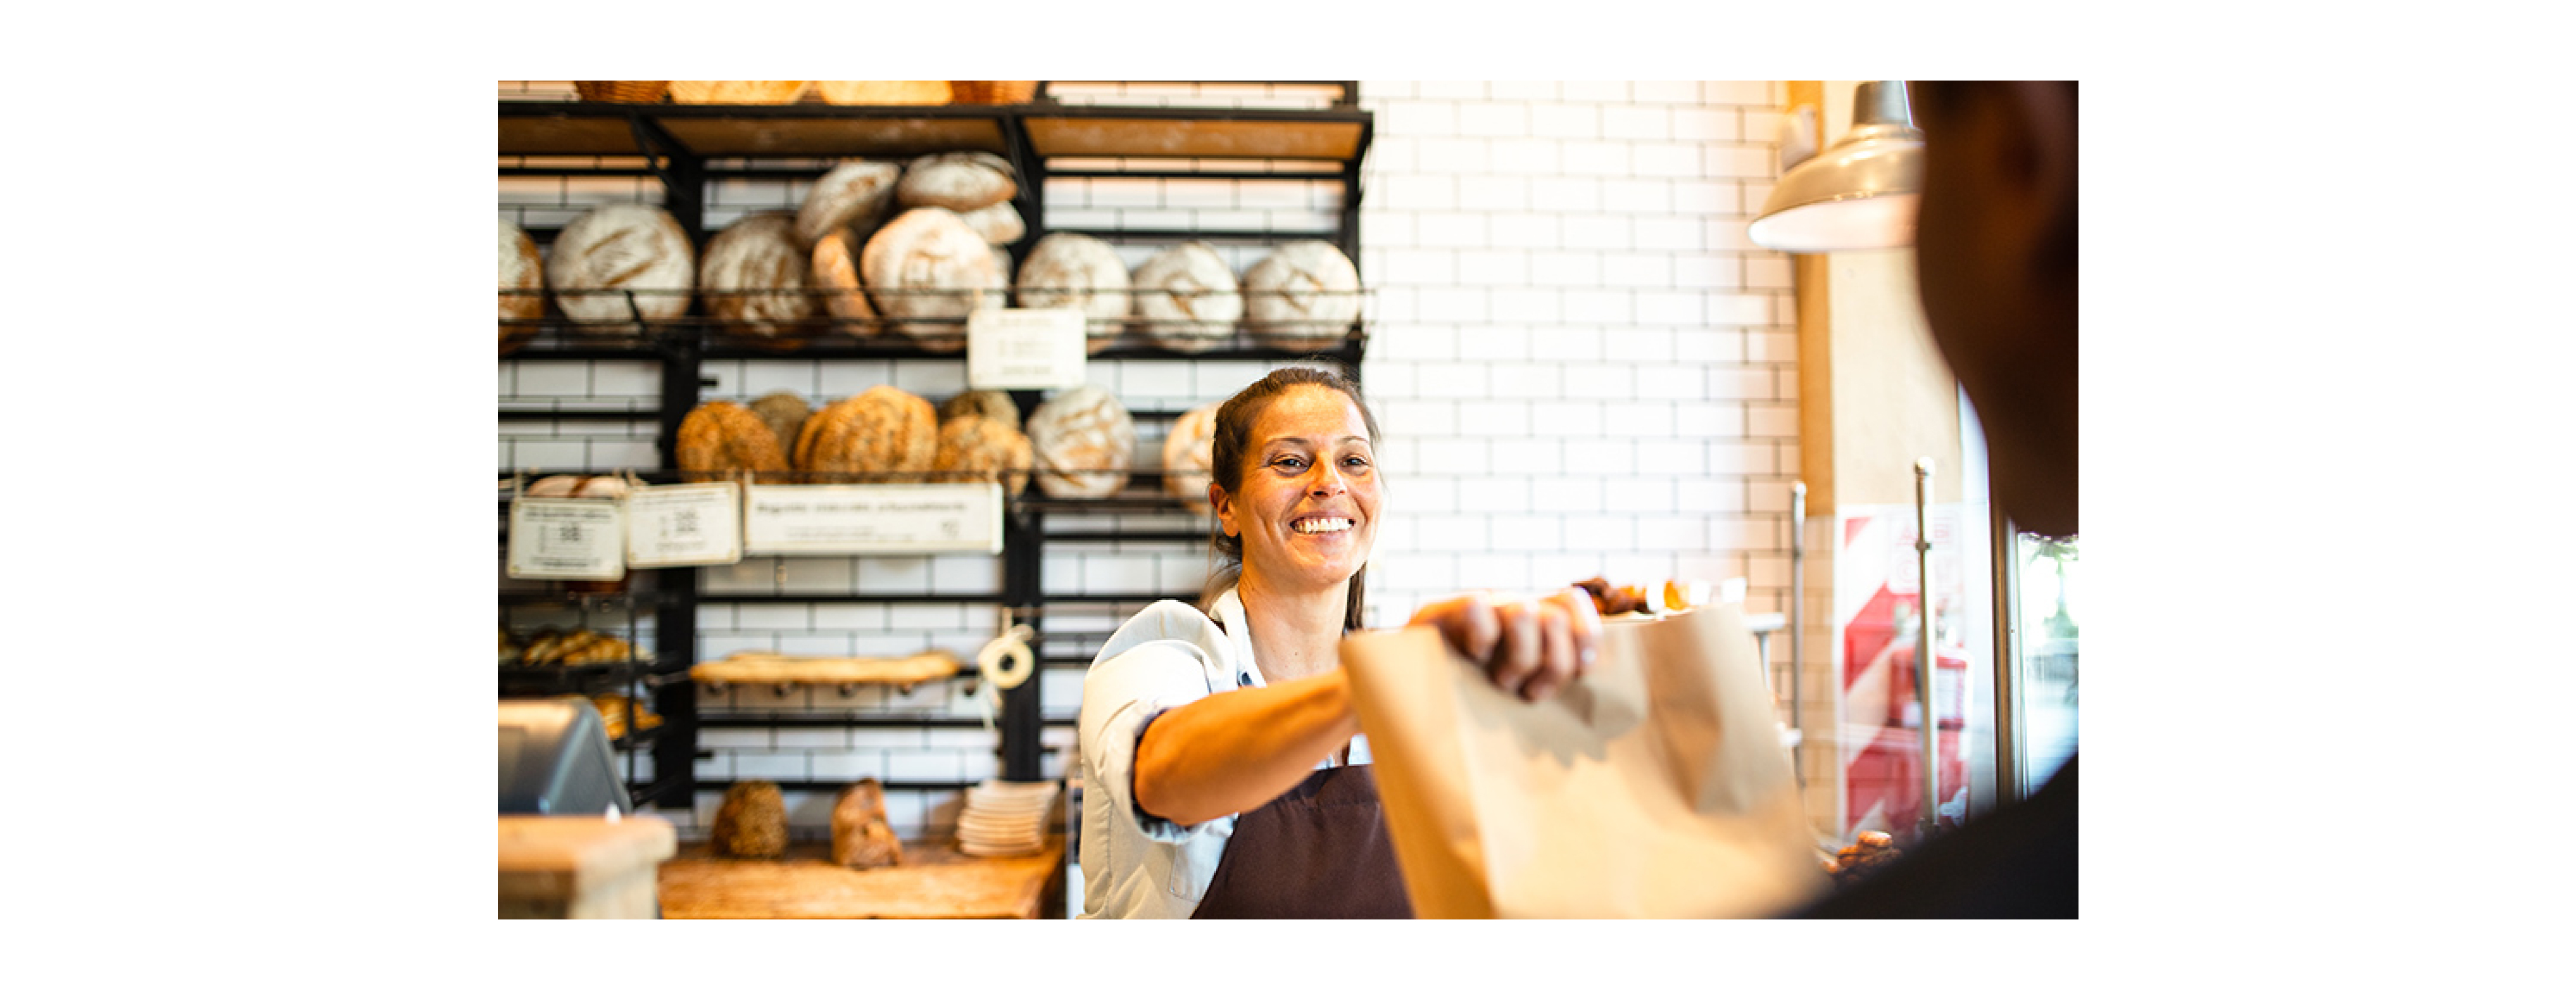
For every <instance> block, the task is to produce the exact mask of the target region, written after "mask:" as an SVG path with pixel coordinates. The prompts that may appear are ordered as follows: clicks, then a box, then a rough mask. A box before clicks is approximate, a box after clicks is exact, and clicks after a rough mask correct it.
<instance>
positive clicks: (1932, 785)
mask: <svg viewBox="0 0 2576 1000" xmlns="http://www.w3.org/2000/svg"><path fill="white" fill-rule="evenodd" d="M1931 493H1932V460H1931V459H1929V458H1918V459H1915V460H1914V561H1915V584H1914V599H1915V612H1916V613H1915V616H1914V702H1915V704H1916V706H1917V707H1919V708H1921V709H1922V710H1923V718H1922V721H1923V828H1922V830H1921V833H1922V836H1923V837H1924V839H1927V840H1928V839H1930V838H1931V836H1932V834H1933V833H1934V832H1935V831H1937V830H1939V829H1940V824H1939V817H1940V804H1941V757H1940V749H1941V724H1940V717H1939V716H1936V715H1934V714H1932V677H1933V675H1934V674H1935V673H1937V672H1938V668H1939V666H1940V664H1939V663H1938V662H1936V661H1935V660H1933V659H1932V504H1931Z"/></svg>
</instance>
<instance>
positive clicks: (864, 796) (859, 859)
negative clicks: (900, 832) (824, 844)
mask: <svg viewBox="0 0 2576 1000" xmlns="http://www.w3.org/2000/svg"><path fill="white" fill-rule="evenodd" d="M832 863H833V864H836V865H842V866H845V867H850V868H881V867H885V866H888V865H899V864H902V863H903V841H902V840H900V839H897V838H896V837H895V835H894V828H893V827H892V826H889V825H887V823H886V811H885V788H884V786H882V785H879V784H878V783H877V779H875V778H862V779H860V780H859V782H858V783H857V784H854V785H851V786H850V787H849V788H847V789H844V790H842V792H841V797H840V799H839V801H836V802H834V803H832Z"/></svg>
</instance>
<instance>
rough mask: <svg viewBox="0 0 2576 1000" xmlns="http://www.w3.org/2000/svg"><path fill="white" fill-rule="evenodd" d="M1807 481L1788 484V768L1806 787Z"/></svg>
mask: <svg viewBox="0 0 2576 1000" xmlns="http://www.w3.org/2000/svg"><path fill="white" fill-rule="evenodd" d="M1806 647H1807V481H1806V480H1803V479H1801V480H1799V481H1797V482H1794V483H1791V484H1789V726H1790V728H1792V729H1796V730H1797V731H1798V736H1799V738H1798V746H1797V747H1796V748H1795V749H1794V750H1792V751H1790V754H1789V763H1790V769H1791V770H1792V771H1793V772H1794V773H1796V775H1797V776H1798V787H1800V788H1805V787H1807V740H1806V733H1807V715H1806V713H1805V712H1803V711H1801V710H1800V707H1801V706H1800V696H1799V689H1800V688H1801V687H1803V686H1804V685H1805V683H1806V674H1807V655H1806V652H1807V649H1806Z"/></svg>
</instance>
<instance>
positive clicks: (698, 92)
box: [671, 80, 813, 104]
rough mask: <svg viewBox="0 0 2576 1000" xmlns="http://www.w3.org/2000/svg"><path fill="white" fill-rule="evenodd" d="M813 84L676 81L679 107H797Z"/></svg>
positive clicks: (673, 84) (674, 95) (673, 97)
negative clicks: (756, 105) (807, 86)
mask: <svg viewBox="0 0 2576 1000" xmlns="http://www.w3.org/2000/svg"><path fill="white" fill-rule="evenodd" d="M812 82H813V81H811V80H673V81H671V100H672V102H673V103H677V104H794V103H796V99H797V98H799V97H803V96H805V85H806V84H808V83H812Z"/></svg>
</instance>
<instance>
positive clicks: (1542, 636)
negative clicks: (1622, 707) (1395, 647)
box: [1412, 587, 1601, 702]
mask: <svg viewBox="0 0 2576 1000" xmlns="http://www.w3.org/2000/svg"><path fill="white" fill-rule="evenodd" d="M1412 624H1415V625H1430V626H1433V627H1436V628H1438V629H1439V630H1440V637H1441V638H1442V639H1445V640H1447V641H1448V643H1449V648H1451V649H1455V650H1457V651H1458V652H1459V654H1460V655H1462V656H1465V657H1466V658H1467V659H1468V660H1469V661H1470V662H1473V663H1475V664H1476V665H1478V666H1481V667H1483V668H1485V673H1486V675H1487V676H1489V677H1492V678H1493V680H1494V685H1495V686H1496V687H1500V688H1502V689H1503V690H1505V691H1508V692H1511V693H1512V694H1515V695H1518V696H1520V698H1521V700H1523V701H1530V702H1537V701H1543V700H1546V699H1547V698H1548V697H1549V696H1551V695H1554V694H1555V693H1557V692H1558V691H1561V690H1564V689H1565V686H1566V685H1567V684H1569V683H1572V682H1573V681H1575V680H1576V679H1578V678H1581V677H1582V676H1583V675H1584V673H1585V672H1587V671H1589V670H1591V669H1592V661H1593V660H1594V659H1596V658H1598V657H1599V656H1600V654H1601V615H1600V614H1599V613H1598V612H1596V611H1595V610H1593V607H1592V597H1591V595H1588V594H1586V593H1584V592H1583V591H1582V590H1580V589H1577V588H1573V587H1568V588H1566V589H1564V590H1561V591H1558V592H1556V593H1554V594H1550V595H1548V596H1546V597H1542V598H1539V599H1537V600H1508V599H1497V598H1495V597H1494V596H1493V595H1490V594H1486V593H1482V592H1478V593H1469V594H1460V595H1458V596H1456V597H1451V598H1447V599H1445V600H1439V601H1434V602H1432V603H1430V604H1426V605H1424V606H1423V607H1422V609H1421V610H1419V611H1416V612H1414V613H1413V621H1412Z"/></svg>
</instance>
